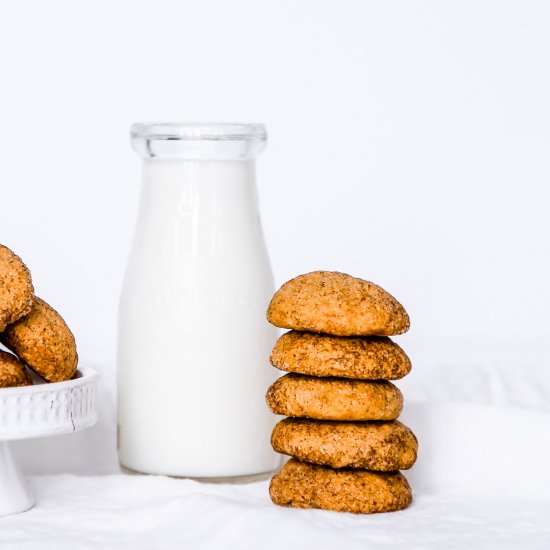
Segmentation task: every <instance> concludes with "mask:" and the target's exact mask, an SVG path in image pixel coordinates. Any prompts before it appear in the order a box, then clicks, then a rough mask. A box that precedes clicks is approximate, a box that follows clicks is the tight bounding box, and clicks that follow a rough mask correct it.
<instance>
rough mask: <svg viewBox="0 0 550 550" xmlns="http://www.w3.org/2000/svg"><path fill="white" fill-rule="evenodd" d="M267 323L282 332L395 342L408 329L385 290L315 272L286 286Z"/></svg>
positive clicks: (274, 300)
mask: <svg viewBox="0 0 550 550" xmlns="http://www.w3.org/2000/svg"><path fill="white" fill-rule="evenodd" d="M267 320H268V321H269V322H270V323H271V324H273V325H275V326H276V327H280V328H291V329H294V330H301V331H308V332H323V333H326V334H334V335H336V336H371V335H376V336H391V335H393V334H402V333H404V332H407V330H408V329H409V316H408V315H407V312H406V311H405V309H404V308H403V306H402V305H401V304H400V303H399V302H398V301H397V300H396V299H395V298H394V297H393V296H392V295H391V294H389V293H388V292H386V291H385V290H384V289H383V288H381V287H379V286H378V285H375V284H374V283H370V282H368V281H364V280H363V279H357V278H356V277H352V276H351V275H346V274H345V273H338V272H335V271H314V272H313V273H307V274H306V275H299V276H298V277H296V278H295V279H292V280H291V281H288V282H287V283H285V284H284V285H283V286H282V287H281V288H280V289H279V290H278V291H277V292H276V293H275V295H274V296H273V298H272V299H271V303H270V304H269V307H268V310H267Z"/></svg>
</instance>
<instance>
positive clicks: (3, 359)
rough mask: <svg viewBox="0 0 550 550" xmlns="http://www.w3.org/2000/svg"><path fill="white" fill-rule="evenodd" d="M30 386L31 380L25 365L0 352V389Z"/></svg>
mask: <svg viewBox="0 0 550 550" xmlns="http://www.w3.org/2000/svg"><path fill="white" fill-rule="evenodd" d="M31 385H32V380H31V377H30V376H29V373H28V372H27V371H26V369H25V365H24V364H23V363H21V361H19V360H18V359H17V357H14V356H13V355H12V354H11V353H6V352H5V351H2V350H0V388H13V387H15V386H31Z"/></svg>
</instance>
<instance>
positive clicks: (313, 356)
mask: <svg viewBox="0 0 550 550" xmlns="http://www.w3.org/2000/svg"><path fill="white" fill-rule="evenodd" d="M270 361H271V364H272V365H273V366H274V367H276V368H278V369H280V370H283V371H287V372H297V373H300V374H309V375H311V376H340V377H343V378H356V379H363V380H398V379H399V378H403V376H405V375H407V374H408V373H409V372H410V370H411V361H410V359H409V358H408V357H407V355H406V353H405V352H404V351H403V350H402V349H401V348H400V347H399V346H398V345H397V344H396V343H395V342H392V340H390V339H389V338H386V337H383V336H382V337H379V336H367V337H361V338H353V337H343V336H330V335H327V334H315V333H311V332H297V331H293V330H291V331H290V332H287V333H286V334H283V335H282V336H281V337H280V338H279V339H278V340H277V342H276V343H275V347H274V348H273V351H272V352H271V357H270Z"/></svg>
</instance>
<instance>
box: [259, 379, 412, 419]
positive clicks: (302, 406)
mask: <svg viewBox="0 0 550 550" xmlns="http://www.w3.org/2000/svg"><path fill="white" fill-rule="evenodd" d="M266 401H267V405H268V407H269V408H270V409H271V411H272V412H274V413H275V414H282V415H284V416H292V417H305V418H314V419H317V420H394V419H395V418H397V417H398V416H399V414H400V413H401V409H402V408H403V395H402V394H401V392H400V391H399V390H398V389H397V388H396V387H395V386H394V385H393V384H392V383H391V382H385V381H382V380H378V381H374V382H373V381H365V380H346V379H345V378H316V377H312V376H304V375H301V374H287V375H285V376H283V377H282V378H279V379H278V380H276V381H275V382H274V383H273V384H272V385H271V386H270V388H269V389H268V390H267V395H266Z"/></svg>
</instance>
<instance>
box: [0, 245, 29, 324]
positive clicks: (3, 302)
mask: <svg viewBox="0 0 550 550" xmlns="http://www.w3.org/2000/svg"><path fill="white" fill-rule="evenodd" d="M33 293H34V289H33V286H32V280H31V274H30V272H29V270H28V269H27V266H26V265H25V264H24V263H23V262H22V261H21V258H19V256H16V255H15V254H14V253H13V252H12V251H11V250H10V249H9V248H7V247H5V246H3V245H1V244H0V332H2V331H3V330H4V329H5V328H6V327H7V326H8V325H9V324H11V323H14V322H15V321H17V320H18V319H20V318H21V317H23V316H24V315H27V313H29V311H30V310H31V306H32V299H33Z"/></svg>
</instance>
